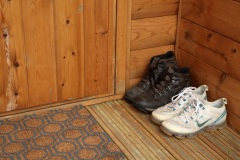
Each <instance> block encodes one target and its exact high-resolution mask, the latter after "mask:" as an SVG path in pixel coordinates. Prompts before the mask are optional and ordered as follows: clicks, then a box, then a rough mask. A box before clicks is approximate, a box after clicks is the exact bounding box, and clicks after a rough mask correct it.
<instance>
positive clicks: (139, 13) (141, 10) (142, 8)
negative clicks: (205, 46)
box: [132, 0, 179, 19]
mask: <svg viewBox="0 0 240 160" xmlns="http://www.w3.org/2000/svg"><path fill="white" fill-rule="evenodd" d="M178 3H179V0H133V2H132V19H141V18H152V17H161V16H169V15H176V14H177V11H178Z"/></svg>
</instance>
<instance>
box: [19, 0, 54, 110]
mask: <svg viewBox="0 0 240 160" xmlns="http://www.w3.org/2000/svg"><path fill="white" fill-rule="evenodd" d="M21 2H22V6H24V9H23V10H22V20H23V31H24V38H25V47H26V58H27V61H26V63H27V74H28V87H29V104H30V106H36V105H42V104H47V103H52V102H56V101H57V88H56V85H57V81H56V59H55V50H54V30H53V27H54V26H53V25H54V24H53V1H45V0H29V1H21Z"/></svg>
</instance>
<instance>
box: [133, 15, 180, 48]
mask: <svg viewBox="0 0 240 160" xmlns="http://www.w3.org/2000/svg"><path fill="white" fill-rule="evenodd" d="M176 25H177V16H176V15H174V16H164V17H156V18H146V19H139V20H132V28H131V42H130V45H131V51H133V50H139V49H146V48H154V47H160V46H166V45H173V44H174V43H175V40H176V37H175V36H176V35H175V34H176Z"/></svg>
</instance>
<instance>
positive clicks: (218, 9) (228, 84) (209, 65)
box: [177, 0, 240, 132]
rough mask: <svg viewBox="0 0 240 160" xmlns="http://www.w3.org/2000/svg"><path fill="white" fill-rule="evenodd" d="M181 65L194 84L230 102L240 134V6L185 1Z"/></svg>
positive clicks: (231, 119)
mask: <svg viewBox="0 0 240 160" xmlns="http://www.w3.org/2000/svg"><path fill="white" fill-rule="evenodd" d="M181 12H182V15H181V17H182V18H181V19H180V25H179V45H178V47H179V49H178V54H177V58H178V62H180V63H181V65H182V66H187V67H189V68H190V70H191V74H192V82H193V85H196V86H198V85H201V84H207V85H209V88H210V89H209V92H208V95H209V97H210V99H212V100H215V99H218V98H221V97H226V98H227V99H228V104H227V110H228V116H227V121H228V124H229V125H230V126H231V127H232V128H233V129H235V130H237V131H238V132H239V131H240V127H239V123H240V108H239V106H240V100H239V97H240V72H239V71H240V67H239V61H240V57H239V53H240V52H239V51H240V43H239V42H240V39H239V37H240V34H239V30H240V23H239V20H238V18H239V16H240V3H239V2H236V1H231V0H219V1H214V0H210V1H207V0H202V1H200V0H183V2H182V8H181Z"/></svg>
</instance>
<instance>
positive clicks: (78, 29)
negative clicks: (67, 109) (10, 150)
mask: <svg viewBox="0 0 240 160" xmlns="http://www.w3.org/2000/svg"><path fill="white" fill-rule="evenodd" d="M81 6H83V0H77V1H67V0H61V1H54V19H55V21H54V22H55V32H56V34H55V42H56V55H57V62H58V63H57V77H58V78H57V81H58V82H57V87H58V98H59V100H60V101H63V100H68V99H75V98H79V97H83V95H84V93H82V91H83V88H82V87H83V86H82V85H81V84H82V83H84V82H82V81H83V79H82V78H81V77H82V76H83V73H82V72H83V71H81V70H80V67H81V64H84V59H83V58H82V57H83V55H84V53H83V47H84V46H83V39H84V36H83V33H82V30H83V29H82V28H83V22H82V21H83V18H82V14H83V12H82V11H78V9H79V7H81ZM59 11H61V12H59ZM82 67H84V66H82Z"/></svg>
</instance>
